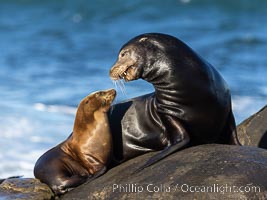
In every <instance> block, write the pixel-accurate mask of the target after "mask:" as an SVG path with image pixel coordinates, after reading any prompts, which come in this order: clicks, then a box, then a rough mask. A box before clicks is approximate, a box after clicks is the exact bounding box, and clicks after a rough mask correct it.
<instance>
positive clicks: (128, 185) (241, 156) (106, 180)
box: [61, 144, 267, 200]
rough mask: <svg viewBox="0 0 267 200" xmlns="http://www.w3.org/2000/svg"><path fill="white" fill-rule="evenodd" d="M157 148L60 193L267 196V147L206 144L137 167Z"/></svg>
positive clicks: (76, 196) (79, 196)
mask: <svg viewBox="0 0 267 200" xmlns="http://www.w3.org/2000/svg"><path fill="white" fill-rule="evenodd" d="M154 153H155V152H154ZM154 153H148V154H145V155H142V156H139V157H137V158H134V159H132V160H129V161H127V162H125V163H123V164H121V165H119V166H117V167H115V168H113V169H111V170H109V171H108V172H107V173H106V174H104V175H103V176H101V177H99V178H97V179H96V180H94V181H92V182H89V183H87V184H84V185H81V186H79V187H77V188H76V189H74V190H72V191H70V192H69V193H67V194H65V195H64V196H62V197H61V199H73V200H75V199H267V179H266V177H267V151H266V150H264V149H260V148H256V147H240V146H234V145H216V144H210V145H201V146H196V147H192V148H188V149H184V150H182V151H179V152H176V153H175V154H172V155H171V156H169V157H167V158H165V159H164V160H161V161H160V162H158V163H156V164H155V165H153V166H150V167H148V168H146V169H144V170H143V171H141V172H138V173H134V171H135V170H136V169H138V167H140V166H141V165H142V164H144V162H145V161H146V160H147V159H148V158H150V157H151V156H152V155H153V154H154ZM190 189H191V192H190Z"/></svg>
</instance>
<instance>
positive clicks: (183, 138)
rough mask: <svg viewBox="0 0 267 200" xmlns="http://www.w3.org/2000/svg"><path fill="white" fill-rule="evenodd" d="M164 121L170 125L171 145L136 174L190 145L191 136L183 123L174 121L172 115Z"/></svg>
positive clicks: (165, 117) (153, 157)
mask: <svg viewBox="0 0 267 200" xmlns="http://www.w3.org/2000/svg"><path fill="white" fill-rule="evenodd" d="M164 119H165V120H166V121H168V122H167V123H168V124H169V125H170V127H169V129H168V130H167V131H168V135H170V136H171V138H170V142H171V143H170V145H169V146H167V147H166V148H165V149H163V150H162V151H160V152H159V153H158V154H156V155H154V156H152V157H151V158H150V159H149V160H148V161H147V162H146V163H145V164H144V165H143V166H141V167H139V168H138V169H137V170H135V171H134V173H136V172H139V171H141V170H143V169H144V168H146V167H149V166H151V165H153V164H155V163H156V162H158V161H160V160H161V159H163V158H165V157H167V156H169V155H170V154H172V153H174V152H176V151H178V150H179V149H181V148H183V147H185V146H186V145H187V144H188V143H189V141H190V138H189V135H188V133H187V131H186V130H185V129H184V127H183V125H182V123H180V122H179V121H178V120H177V119H175V120H174V119H173V117H172V116H170V115H167V116H164ZM165 123H166V122H165Z"/></svg>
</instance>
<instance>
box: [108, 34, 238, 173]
mask: <svg viewBox="0 0 267 200" xmlns="http://www.w3.org/2000/svg"><path fill="white" fill-rule="evenodd" d="M110 78H111V79H112V80H119V79H124V80H125V81H132V80H136V79H139V78H141V79H144V80H146V81H147V82H149V83H151V84H153V86H154V88H155V92H153V93H151V94H147V95H144V96H140V97H137V98H134V99H130V100H128V101H125V102H122V103H119V104H116V105H113V108H112V109H111V110H112V112H111V113H109V121H110V124H111V132H112V135H113V144H114V157H115V159H117V161H118V162H122V161H125V160H128V159H130V158H132V157H135V156H138V155H140V154H144V153H146V152H149V151H157V150H163V149H164V150H163V151H161V152H160V153H159V154H156V156H154V157H152V158H151V159H150V160H149V161H148V162H147V163H146V164H145V165H144V166H143V167H142V168H144V167H146V166H149V165H151V164H153V163H155V162H157V161H158V160H160V159H162V158H163V157H165V156H167V155H169V154H171V153H172V152H174V151H177V150H179V149H181V148H183V147H185V146H187V145H198V144H205V143H222V144H239V142H238V139H237V136H236V130H235V127H236V126H235V120H234V117H233V113H232V108H231V95H230V91H229V89H228V86H227V84H226V82H225V81H224V80H223V78H222V77H221V75H220V74H219V73H218V72H217V71H216V69H215V68H214V67H212V66H211V65H210V64H209V63H208V62H206V61H205V60H204V59H202V58H201V57H200V56H199V55H197V54H196V53H195V52H194V51H193V50H192V49H191V48H189V47H188V46H187V45H186V44H184V43H183V42H182V41H180V40H178V39H177V38H175V37H173V36H170V35H165V34H159V33H148V34H142V35H139V36H137V37H135V38H133V39H131V40H130V41H129V42H127V43H126V44H125V45H123V47H122V48H121V50H120V52H119V56H118V60H117V61H116V63H115V64H114V66H113V67H112V68H111V70H110ZM115 164H116V163H115Z"/></svg>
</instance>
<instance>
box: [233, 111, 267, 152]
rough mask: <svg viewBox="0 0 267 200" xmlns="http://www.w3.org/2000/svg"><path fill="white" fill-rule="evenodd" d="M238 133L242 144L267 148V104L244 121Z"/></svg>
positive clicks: (238, 128)
mask: <svg viewBox="0 0 267 200" xmlns="http://www.w3.org/2000/svg"><path fill="white" fill-rule="evenodd" d="M237 135H238V138H239V141H240V142H241V144H242V145H246V146H256V147H260V148H264V149H267V106H265V107H264V108H262V109H261V110H260V111H259V112H257V113H255V114H254V115H252V116H251V117H249V118H248V119H246V120H245V121H243V122H242V123H241V124H240V125H239V126H238V127H237Z"/></svg>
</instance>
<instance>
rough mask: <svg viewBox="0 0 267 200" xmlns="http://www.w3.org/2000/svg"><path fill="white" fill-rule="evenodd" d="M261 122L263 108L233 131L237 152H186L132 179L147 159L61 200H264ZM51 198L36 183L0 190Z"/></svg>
mask: <svg viewBox="0 0 267 200" xmlns="http://www.w3.org/2000/svg"><path fill="white" fill-rule="evenodd" d="M266 122H267V106H265V107H264V108H262V109H261V110H260V111H259V112H257V113H255V114H254V115H252V116H251V117H249V118H248V119H246V120H245V121H244V122H242V123H241V124H240V125H239V126H238V127H237V131H238V137H239V140H240V142H241V143H242V145H244V146H242V147H240V146H233V145H218V144H208V145H201V146H196V147H191V148H187V149H184V150H182V151H179V152H176V153H174V154H172V155H171V156H169V157H167V158H166V159H164V160H162V161H160V162H158V163H156V164H155V165H153V166H151V167H148V168H146V169H144V170H143V171H141V172H138V173H136V174H134V173H133V172H134V171H135V170H136V169H137V168H138V167H139V166H141V165H142V164H143V163H144V162H145V161H146V160H147V159H148V158H149V157H151V155H153V154H155V152H153V153H148V154H145V155H142V156H139V157H137V158H134V159H132V160H129V161H127V162H125V163H123V164H121V165H119V166H117V167H115V168H113V169H111V170H109V171H108V172H107V173H106V174H104V175H103V176H101V177H99V178H97V179H96V180H94V181H92V182H90V183H87V184H84V185H81V186H79V187H77V188H75V189H74V190H72V191H70V192H68V193H67V194H65V195H63V196H61V197H60V199H147V198H149V199H152V198H155V199H177V198H179V199H267V179H266V177H267V151H266V149H267V123H266ZM0 183H1V180H0ZM55 198H56V197H55V196H54V194H53V193H52V191H51V190H50V188H49V187H48V186H47V185H45V184H43V183H41V182H40V181H38V180H37V179H33V178H11V179H6V180H2V183H1V184H0V199H7V200H8V199H28V200H30V199H35V200H36V199H40V200H42V199H55ZM57 198H58V197H57Z"/></svg>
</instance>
